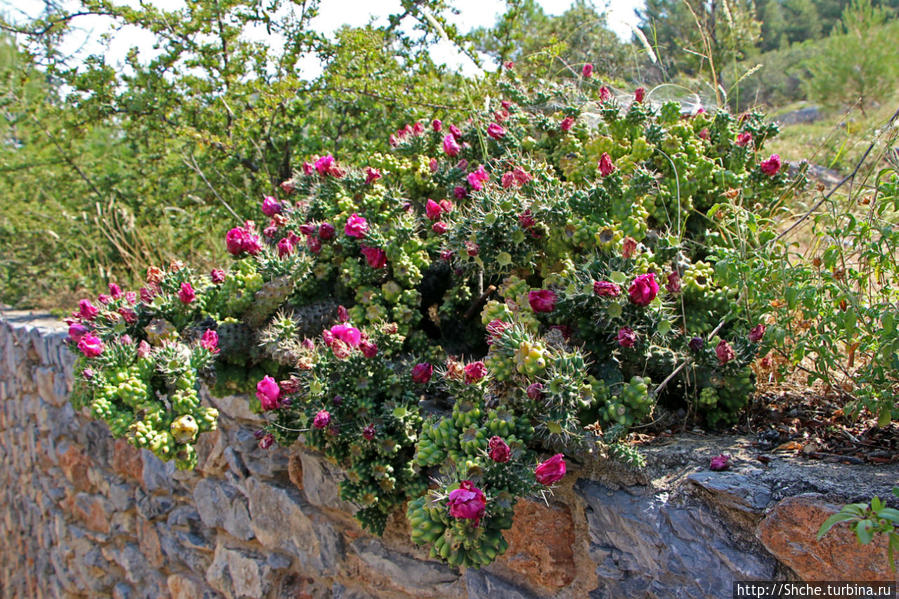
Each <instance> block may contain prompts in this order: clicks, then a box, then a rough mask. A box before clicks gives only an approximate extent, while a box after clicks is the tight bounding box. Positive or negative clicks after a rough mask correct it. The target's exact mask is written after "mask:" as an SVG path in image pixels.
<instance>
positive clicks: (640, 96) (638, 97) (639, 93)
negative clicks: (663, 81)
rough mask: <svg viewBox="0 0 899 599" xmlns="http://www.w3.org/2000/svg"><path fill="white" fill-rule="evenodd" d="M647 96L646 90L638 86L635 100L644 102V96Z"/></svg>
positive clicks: (635, 91)
mask: <svg viewBox="0 0 899 599" xmlns="http://www.w3.org/2000/svg"><path fill="white" fill-rule="evenodd" d="M645 97H646V90H645V89H643V88H642V87H638V88H637V89H635V90H634V102H637V103H642V102H643V98H645Z"/></svg>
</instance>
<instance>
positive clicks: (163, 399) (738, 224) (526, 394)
mask: <svg viewBox="0 0 899 599" xmlns="http://www.w3.org/2000/svg"><path fill="white" fill-rule="evenodd" d="M502 90H503V95H504V98H505V99H503V100H501V101H498V100H496V99H490V100H489V101H488V104H487V106H486V108H487V110H486V111H485V112H483V113H479V114H475V115H473V116H472V118H471V119H470V120H469V122H468V123H465V124H464V125H463V126H461V127H457V126H455V125H449V124H444V123H442V122H440V121H439V120H436V119H435V120H434V121H433V122H431V123H429V124H427V125H425V124H424V123H420V122H419V123H414V124H410V125H407V126H405V127H403V128H402V129H400V130H398V131H397V132H396V133H395V134H393V135H391V137H390V141H391V150H390V151H389V152H388V153H376V154H373V155H371V156H369V157H368V158H367V159H365V160H360V163H359V164H360V166H359V167H351V166H349V165H344V164H341V163H339V162H338V161H336V160H335V159H334V158H333V157H332V156H331V155H325V156H316V157H314V158H312V159H311V160H310V161H308V162H305V163H303V165H302V167H301V168H300V169H299V170H298V171H297V172H296V174H295V175H294V176H293V177H292V178H291V179H290V180H288V181H285V182H284V183H282V185H281V190H282V191H283V193H284V197H282V199H280V200H279V199H277V198H275V197H266V198H265V200H264V201H263V204H262V211H263V213H264V214H265V215H266V217H267V218H268V219H269V220H268V223H267V224H266V225H265V226H264V227H261V231H260V230H259V228H257V226H256V225H255V224H254V223H252V222H247V223H245V224H244V225H243V226H240V227H235V228H233V229H231V230H230V231H229V232H228V233H227V235H226V246H227V250H228V251H229V253H231V254H232V255H233V256H234V258H235V261H234V263H233V265H232V266H231V268H230V270H229V271H228V272H227V273H226V272H223V271H214V272H213V273H212V274H210V275H202V276H199V275H196V274H195V273H193V272H192V271H190V270H189V269H187V268H185V267H183V266H181V265H175V266H174V267H172V268H170V269H169V270H168V271H167V272H161V271H152V272H151V275H152V276H151V277H150V278H149V279H148V287H147V288H146V290H144V291H142V294H141V297H142V301H141V302H140V303H139V304H137V305H136V306H135V307H134V311H135V312H136V314H135V316H133V317H124V316H122V312H121V310H120V309H119V308H120V306H119V304H116V303H115V301H122V300H115V301H107V300H106V298H104V302H105V303H104V302H101V303H103V306H104V307H103V309H102V310H101V311H100V312H99V313H98V314H93V313H92V312H91V311H90V310H88V313H84V312H83V310H82V312H81V313H79V314H76V315H75V319H76V321H77V322H75V323H74V324H73V326H76V327H77V326H81V327H84V328H92V329H94V332H91V333H89V334H90V335H91V336H94V335H97V334H99V335H100V337H101V338H102V343H103V346H102V348H101V350H100V351H99V353H98V352H96V351H95V350H92V349H90V348H89V347H87V346H84V343H83V342H84V338H82V339H81V342H80V345H79V349H81V350H82V353H84V354H85V356H86V357H85V358H84V361H85V362H86V364H85V365H84V367H88V368H91V369H92V370H93V371H94V372H93V373H92V376H91V377H86V378H85V380H84V381H82V382H81V383H79V385H80V389H82V391H81V392H80V395H79V400H78V401H79V402H80V403H82V404H84V405H87V404H90V405H91V406H93V405H95V404H97V403H101V404H102V405H103V406H105V405H106V404H105V403H103V402H108V403H111V404H112V408H113V410H112V411H110V410H105V411H104V410H99V409H98V410H96V412H95V413H96V415H97V416H99V417H102V418H105V419H107V421H109V422H110V424H111V429H112V432H113V434H116V435H124V436H126V437H127V438H128V439H130V440H131V441H132V442H133V443H135V444H137V445H147V446H149V447H151V448H152V449H154V450H155V451H157V454H158V455H161V456H163V457H167V456H170V455H172V454H174V455H175V456H176V457H177V458H178V462H179V466H181V467H189V466H190V465H191V455H190V450H188V449H186V448H187V447H189V446H190V443H191V442H192V441H193V436H191V435H188V434H187V433H183V431H181V429H180V428H179V427H181V424H179V423H181V421H180V420H179V419H180V418H181V417H182V415H183V413H184V410H185V409H187V410H188V411H189V410H197V409H199V408H197V407H196V405H195V404H196V402H195V401H194V400H193V397H194V396H193V395H192V394H189V395H190V398H191V399H190V401H184V400H182V399H181V398H182V396H183V394H182V395H179V393H181V392H182V391H183V390H185V388H187V387H190V388H191V389H193V390H194V391H195V390H196V388H197V384H198V383H197V382H196V381H197V380H198V379H197V378H192V377H190V376H187V373H191V372H195V373H197V375H199V376H201V377H207V378H211V379H212V380H213V381H214V382H213V385H212V390H213V392H215V393H220V394H222V393H243V392H247V391H251V390H252V389H253V388H254V386H255V390H256V402H254V405H255V406H256V408H257V409H259V410H261V411H262V412H263V413H265V414H266V415H267V417H268V420H269V423H268V425H267V426H266V427H265V429H264V430H262V431H260V432H259V439H260V444H261V445H262V446H264V447H267V446H269V445H271V444H272V443H274V442H276V441H277V442H279V443H282V444H285V445H287V444H291V443H293V442H294V441H296V440H299V439H301V440H302V441H303V442H304V443H305V444H306V445H308V446H310V447H313V448H316V449H318V450H320V451H322V452H323V453H324V454H325V455H327V456H329V457H330V458H332V459H333V460H334V461H336V462H337V463H339V464H340V465H341V466H343V467H344V468H345V469H346V471H347V479H346V480H345V481H344V482H343V483H342V484H341V495H342V497H344V498H345V499H347V500H350V501H353V502H355V503H357V504H359V505H360V506H361V508H362V509H361V510H360V511H359V513H358V518H359V520H360V521H361V522H362V524H363V525H364V526H365V527H366V528H368V529H369V530H371V531H374V532H376V533H380V532H381V531H382V530H383V528H384V525H385V522H386V519H387V516H388V515H389V514H390V513H391V512H392V511H393V510H394V509H396V508H397V507H398V506H400V505H401V504H402V503H403V502H405V501H408V502H409V504H408V509H407V515H408V517H409V519H410V521H411V522H413V524H414V530H413V539H414V540H415V541H416V542H420V543H427V544H430V545H431V553H432V555H434V556H439V557H441V558H443V559H446V560H447V561H448V562H449V563H451V564H453V565H470V566H479V565H483V564H486V563H489V562H490V561H492V560H493V559H494V558H495V557H496V555H498V554H500V553H502V551H504V549H505V541H504V540H503V538H502V534H501V533H502V530H503V529H506V528H508V527H509V526H511V521H512V518H511V516H512V509H513V507H514V504H515V501H516V499H517V498H518V497H522V496H526V495H531V494H534V493H535V492H536V491H538V490H540V489H543V488H545V486H548V485H551V484H553V483H555V482H556V481H558V480H560V479H561V478H562V476H563V475H564V473H565V468H566V466H565V460H564V454H566V453H567V454H568V455H569V456H581V455H586V454H589V453H593V452H597V451H599V452H604V453H606V454H608V455H611V456H613V457H617V458H620V459H624V460H625V461H628V462H630V463H632V464H639V463H640V461H641V457H640V456H639V455H638V454H636V452H634V451H633V449H631V448H629V447H628V446H626V445H624V444H623V443H621V439H622V437H623V436H624V435H625V433H626V432H627V430H628V428H629V427H631V426H634V425H638V424H641V423H646V422H648V421H650V420H651V419H653V418H660V417H661V414H662V413H664V412H665V411H669V412H670V411H673V410H686V411H688V412H690V413H692V414H694V415H695V416H696V417H697V418H699V419H701V420H704V421H705V422H706V423H707V424H708V425H709V426H713V427H715V426H722V425H728V424H731V423H734V422H735V421H736V419H737V417H738V414H739V412H740V410H741V409H742V408H743V406H745V405H746V402H747V399H748V397H749V395H750V394H751V392H752V390H753V387H754V385H753V375H752V371H751V370H750V369H749V364H750V362H751V361H752V360H753V359H754V357H755V355H756V352H757V349H758V347H759V342H760V341H761V340H762V338H763V336H764V332H765V327H764V326H763V325H761V324H759V322H758V321H757V319H756V311H755V309H754V308H753V307H752V306H750V305H748V304H747V303H746V302H745V301H744V299H745V295H746V291H745V289H744V288H743V283H742V282H729V281H724V280H723V279H721V278H720V277H719V275H718V273H717V272H716V269H715V267H714V266H713V264H712V262H713V261H714V260H715V259H717V258H718V256H719V254H720V253H721V252H748V251H749V250H750V249H752V248H756V247H758V246H759V245H760V244H761V243H763V242H764V241H765V240H767V239H769V238H770V237H769V236H768V233H766V232H765V231H764V230H762V229H761V228H759V223H760V222H762V219H763V218H764V215H766V214H770V213H772V212H773V211H774V210H775V209H776V207H777V205H778V203H779V201H780V196H781V194H782V193H783V192H784V190H785V189H786V186H788V185H789V184H790V183H791V182H790V181H789V179H788V177H787V174H786V172H785V170H784V169H782V168H781V164H780V159H779V157H777V156H776V155H775V156H770V157H767V158H764V159H762V158H763V157H762V156H761V155H760V154H759V152H760V150H761V147H762V145H763V144H764V142H765V140H766V139H768V138H769V137H771V136H772V135H774V134H775V133H776V128H775V127H773V126H771V125H766V124H764V123H763V121H762V119H761V116H760V115H757V114H753V115H747V116H746V117H744V118H741V119H739V120H738V119H735V118H733V117H732V116H730V115H729V114H727V113H726V112H719V113H717V114H714V115H712V114H708V113H704V112H700V113H698V114H682V113H681V108H680V106H679V105H677V104H674V103H667V104H665V105H662V106H660V107H655V106H652V105H650V104H649V103H648V102H645V98H644V95H643V92H642V90H638V91H637V92H636V93H635V96H634V99H633V100H632V101H629V102H625V103H624V104H620V103H619V102H618V101H617V100H615V99H613V98H612V96H611V94H610V93H609V91H608V90H607V89H606V88H605V87H603V86H601V85H599V83H593V82H592V81H590V80H585V81H582V82H581V84H580V85H579V86H571V85H555V86H546V87H540V88H538V89H536V90H528V89H526V88H525V87H524V86H522V85H520V84H517V83H515V82H514V81H513V82H507V83H505V84H504V86H503V88H502ZM744 206H751V207H752V210H751V211H750V210H748V209H745V208H744ZM185 286H187V287H185ZM132 299H133V298H132ZM125 301H128V300H125ZM120 316H121V317H120ZM129 318H130V320H129ZM79 331H81V330H80V329H77V330H76V331H75V332H76V333H78V332H79ZM81 332H83V331H81ZM123 334H127V335H128V336H129V337H130V339H126V340H125V341H123V340H122V339H121V335H123ZM197 338H199V339H200V341H199V342H196V341H191V340H193V339H197ZM213 339H215V341H216V342H215V343H214V344H213V343H212V340H213ZM128 341H130V343H128ZM135 344H136V345H135ZM82 346H84V347H82ZM210 347H211V348H212V349H210ZM111 348H115V352H113V351H112V349H111ZM148 349H149V353H147V350H148ZM215 350H219V351H220V353H218V354H217V356H216V359H215V361H214V366H213V369H214V370H213V369H209V368H207V364H208V362H209V361H210V360H209V358H211V357H212V355H213V353H214V352H215ZM113 353H115V356H114V355H113ZM141 353H143V354H144V355H141ZM118 354H122V355H123V356H125V357H123V358H118V357H116V356H118ZM178 356H180V359H179V358H178ZM189 356H190V357H189ZM141 360H144V362H141ZM145 363H146V364H145ZM133 365H136V366H133ZM123 367H125V368H128V369H130V370H128V373H129V374H130V373H131V372H132V371H133V372H134V376H135V377H136V378H138V379H140V381H141V383H142V387H141V389H142V392H141V393H142V395H141V401H140V402H136V401H133V400H132V399H131V398H130V395H128V393H129V391H128V389H127V388H126V389H124V390H122V389H121V388H118V389H116V388H108V386H106V385H103V384H101V381H106V380H109V379H110V377H116V376H117V374H116V369H117V368H118V369H121V368H123ZM263 372H264V373H265V376H262V373H263ZM260 379H261V380H260ZM115 380H117V379H115ZM134 386H135V385H134V384H132V387H134ZM143 389H146V391H143ZM145 398H149V400H148V401H150V403H151V404H152V406H147V405H145V403H144V399H145ZM154 401H155V402H156V403H153V402H154ZM129 409H130V410H131V413H130V414H129V415H128V418H129V419H130V420H127V419H125V417H124V416H121V413H122V412H128V410H129ZM160 412H161V413H160ZM190 413H193V412H190ZM150 414H152V418H148V417H147V415H150ZM117 418H118V420H117ZM126 420H127V426H126ZM148 429H149V430H151V431H152V435H151V434H150V433H147V432H146V431H147V430H148ZM176 429H177V430H176ZM191 431H192V429H191ZM148 439H150V440H149V441H148ZM172 439H173V440H174V447H172V443H171V440H172ZM157 446H158V447H157ZM546 450H548V451H550V452H552V453H553V454H554V455H553V457H551V458H549V459H547V460H545V461H544V462H542V463H538V462H539V458H538V452H540V451H546ZM429 476H433V477H436V478H432V479H431V480H436V481H439V482H437V483H436V484H433V485H430V487H429V483H428V480H429Z"/></svg>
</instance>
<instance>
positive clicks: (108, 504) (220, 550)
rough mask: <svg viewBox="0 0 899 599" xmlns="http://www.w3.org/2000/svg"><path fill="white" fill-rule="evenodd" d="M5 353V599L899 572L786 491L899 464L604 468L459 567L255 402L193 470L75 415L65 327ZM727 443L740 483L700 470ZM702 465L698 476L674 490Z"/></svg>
mask: <svg viewBox="0 0 899 599" xmlns="http://www.w3.org/2000/svg"><path fill="white" fill-rule="evenodd" d="M0 352H2V353H0V556H2V559H0V597H10V598H12V597H28V598H38V599H39V598H44V597H54V598H57V597H60V598H61V597H71V598H87V597H90V598H96V597H114V598H119V599H124V598H128V599H139V598H145V597H146V598H153V599H157V598H162V597H166V598H168V597H171V598H172V599H198V598H203V599H211V598H215V597H226V598H228V599H239V598H254V599H255V598H267V599H268V598H271V599H274V598H276V597H302V598H315V599H319V598H321V599H325V598H333V599H366V598H384V599H411V598H413V597H416V598H417V597H433V598H439V597H447V598H449V597H452V598H458V597H469V598H470V599H480V598H488V597H504V598H510V599H527V598H544V597H560V598H563V599H564V598H574V597H588V596H589V597H596V598H598V597H634V598H639V597H657V598H663V597H675V596H677V597H697V598H699V597H702V598H706V597H708V598H711V597H723V596H730V592H731V584H732V581H733V580H744V579H771V578H776V577H783V576H788V575H792V574H790V571H789V570H788V567H789V568H792V570H793V573H794V574H798V575H799V576H800V577H819V578H820V577H824V578H826V577H828V576H830V577H832V579H835V580H839V579H841V578H842V579H846V580H888V579H890V576H891V574H890V573H889V571H888V568H887V565H886V559H885V547H883V544H880V545H878V544H876V543H873V544H872V545H869V546H867V547H864V548H861V547H859V546H858V545H857V543H856V542H855V540H854V538H853V537H852V535H851V534H850V533H848V531H845V530H835V531H834V532H833V533H832V534H831V535H829V536H828V537H827V538H826V539H825V541H826V542H825V543H823V544H821V545H818V544H816V543H815V542H814V540H813V537H814V532H815V531H816V530H817V525H818V524H819V523H818V522H812V520H816V519H823V517H825V516H826V514H828V513H831V512H832V511H833V509H834V507H833V505H831V504H827V503H823V502H822V501H821V498H820V497H812V498H808V497H805V496H798V497H790V496H791V495H798V494H800V493H807V492H817V493H822V494H823V493H831V494H832V493H834V492H835V491H837V492H838V491H840V489H837V488H835V486H839V485H840V484H842V485H843V486H844V487H845V489H843V491H844V494H846V493H850V492H851V494H852V495H851V496H848V497H846V498H848V499H853V498H857V497H856V496H857V495H859V494H861V495H865V494H868V495H870V494H874V493H879V494H880V495H881V496H884V495H885V494H886V493H888V492H889V488H888V487H889V483H890V482H892V481H895V480H897V479H899V474H897V470H899V469H896V468H893V469H892V470H883V469H881V470H878V471H874V470H872V469H864V468H863V469H861V470H853V471H852V475H851V476H847V475H846V473H847V472H848V471H841V472H840V473H837V472H836V471H835V470H834V468H838V466H837V465H803V466H802V467H799V466H797V465H795V464H791V463H790V462H789V461H787V460H782V459H775V460H774V462H773V463H772V464H771V465H769V466H768V467H767V469H764V470H763V468H764V467H763V466H761V465H758V466H754V465H750V464H753V463H754V460H753V459H752V455H751V454H749V453H747V452H743V454H740V453H739V452H738V451H734V445H735V444H736V443H737V442H739V441H740V440H737V439H734V438H728V437H721V438H719V439H713V440H708V439H706V440H702V444H699V443H697V442H696V440H695V439H694V441H693V444H692V445H690V442H689V441H687V440H683V441H682V442H680V443H678V444H675V445H673V446H670V447H669V448H668V449H665V448H662V449H650V450H648V454H649V455H648V456H647V457H648V461H649V462H650V470H649V471H647V472H645V473H642V474H635V473H633V472H628V471H624V470H614V469H612V470H609V469H606V470H600V469H599V468H601V466H598V465H596V464H594V465H593V466H591V467H589V468H588V467H584V468H581V469H580V470H576V471H575V472H572V473H571V476H569V477H568V478H567V479H566V482H565V484H563V486H562V487H561V488H560V489H558V490H557V491H556V494H555V496H552V497H549V503H543V502H542V501H522V502H520V503H519V505H518V507H517V508H516V510H515V524H514V525H513V527H512V529H511V530H510V531H508V533H507V539H508V541H509V546H510V547H509V551H508V552H507V553H506V554H505V555H504V556H502V557H501V558H500V559H499V560H497V562H495V563H494V564H492V565H491V566H490V567H488V568H485V569H484V570H480V571H479V570H465V571H461V572H460V571H457V570H453V569H451V568H449V567H448V566H446V565H444V564H442V563H438V562H435V561H433V560H428V559H427V557H426V554H425V553H424V551H423V550H422V549H419V548H417V547H415V546H413V545H412V544H411V542H410V539H409V531H408V529H407V528H406V522H405V519H404V518H402V515H401V513H398V514H397V515H396V517H394V518H392V519H391V521H390V522H389V524H388V527H387V531H386V533H385V535H384V536H383V537H382V538H374V537H371V536H370V535H367V534H365V533H363V532H362V531H361V529H360V528H359V526H358V524H357V523H356V521H355V520H354V519H353V518H352V513H353V511H354V510H355V507H354V506H352V505H350V504H347V503H346V502H343V501H341V500H340V499H339V495H338V491H337V489H338V482H339V480H340V479H341V477H342V473H341V471H340V469H339V468H337V467H335V466H334V465H332V464H330V463H329V462H327V461H326V460H324V459H322V458H321V457H319V456H317V455H314V454H312V453H309V452H306V451H304V450H302V449H301V448H293V449H291V450H289V451H288V450H285V449H278V448H276V447H273V448H270V449H268V450H262V449H259V447H258V445H257V441H256V439H255V437H254V434H253V433H254V431H255V430H256V429H258V428H259V425H260V422H261V421H260V419H259V416H257V415H255V414H253V413H252V412H251V411H250V410H249V408H248V400H247V398H246V397H239V396H235V397H226V398H223V399H212V398H210V397H204V401H205V402H212V403H213V405H214V406H215V407H217V408H218V409H219V410H220V411H221V414H222V415H221V419H220V430H219V431H217V432H214V433H210V434H208V435H204V436H203V437H202V440H201V442H200V443H199V444H198V447H197V450H198V454H199V457H200V460H199V466H198V468H197V469H196V470H195V471H193V472H177V471H175V469H174V466H173V464H171V463H168V464H165V463H162V462H160V461H159V460H158V459H157V458H156V457H155V456H153V454H152V453H150V452H149V451H146V450H143V451H139V450H136V449H134V448H133V447H131V446H130V445H128V444H127V443H126V442H124V441H123V440H119V441H116V440H114V439H113V438H112V437H111V435H110V434H109V431H108V430H107V429H106V426H105V424H103V423H100V422H96V421H94V420H91V419H90V418H89V417H87V414H81V413H75V412H74V411H73V409H72V407H71V406H70V405H69V403H68V392H69V390H70V387H71V381H72V377H73V372H72V364H73V362H74V360H73V356H71V355H70V354H69V352H68V350H67V348H66V346H65V333H64V329H63V327H62V326H61V324H60V323H58V322H56V321H54V320H52V319H49V318H43V319H42V318H36V317H34V316H32V315H28V314H22V313H6V314H4V315H3V316H2V320H0ZM743 442H744V443H745V440H743ZM726 447H729V448H730V449H731V451H732V453H734V463H735V464H737V466H735V468H734V471H732V472H726V473H713V472H709V471H707V470H704V469H703V468H702V467H701V466H700V465H701V464H705V465H707V464H708V457H710V456H712V455H715V454H717V453H720V452H721V451H722V450H723V449H724V448H726ZM755 463H756V464H759V463H757V462H755ZM590 468H592V470H590ZM653 468H656V470H652V469H653ZM690 468H693V469H694V470H699V472H695V473H694V474H692V475H689V476H685V477H681V478H680V480H679V482H671V480H670V478H669V477H668V475H669V474H670V473H671V472H685V471H686V470H689V469H690ZM890 468H892V467H890ZM573 470H574V469H573ZM588 470H590V472H592V473H590V472H588ZM599 480H602V481H603V482H598V481H599ZM835 481H844V482H840V483H838V482H835ZM865 484H868V487H865V486H864V485H865ZM847 489H848V491H847ZM784 497H787V499H785V500H783V501H779V500H781V499H783V498H784ZM795 539H802V543H799V544H797V543H796V542H793V541H794V540H795ZM797 547H798V549H797ZM772 554H773V555H772ZM775 556H776V557H775ZM513 580H514V581H515V583H514V584H513V583H511V582H509V581H513Z"/></svg>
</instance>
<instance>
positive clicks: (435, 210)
mask: <svg viewBox="0 0 899 599" xmlns="http://www.w3.org/2000/svg"><path fill="white" fill-rule="evenodd" d="M425 213H426V214H427V215H428V219H429V220H437V219H439V218H440V215H441V214H443V208H441V207H440V204H438V203H437V202H435V201H434V200H432V199H430V198H429V199H428V201H427V203H426V204H425Z"/></svg>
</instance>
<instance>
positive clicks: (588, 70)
mask: <svg viewBox="0 0 899 599" xmlns="http://www.w3.org/2000/svg"><path fill="white" fill-rule="evenodd" d="M581 76H582V77H583V78H584V79H589V78H590V77H592V76H593V65H592V64H590V63H589V62H588V63H587V64H585V65H584V68H582V69H581Z"/></svg>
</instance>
